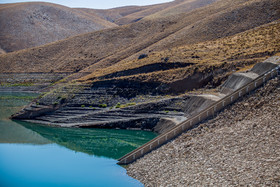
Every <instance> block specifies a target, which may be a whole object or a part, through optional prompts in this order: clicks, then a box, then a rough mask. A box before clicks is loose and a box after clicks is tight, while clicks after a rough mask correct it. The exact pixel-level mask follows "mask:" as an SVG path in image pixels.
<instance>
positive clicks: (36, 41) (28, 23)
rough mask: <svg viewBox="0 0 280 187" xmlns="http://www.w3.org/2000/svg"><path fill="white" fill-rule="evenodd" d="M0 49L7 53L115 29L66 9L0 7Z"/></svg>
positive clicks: (41, 5) (38, 4) (38, 5)
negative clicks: (101, 30) (79, 35)
mask: <svg viewBox="0 0 280 187" xmlns="http://www.w3.org/2000/svg"><path fill="white" fill-rule="evenodd" d="M0 25H1V29H0V48H2V49H3V50H4V51H6V52H11V51H16V50H20V49H25V48H30V47H34V46H39V45H43V44H46V43H50V42H53V41H57V40H61V39H64V38H67V37H69V36H73V35H77V34H82V33H87V32H92V31H96V30H100V29H105V28H110V27H114V26H116V25H115V24H113V23H111V22H109V21H106V20H103V19H101V18H100V17H98V16H94V15H92V14H87V13H85V12H83V11H79V10H75V9H71V8H68V7H65V6H61V5H56V4H51V3H43V2H32V3H15V4H1V5H0Z"/></svg>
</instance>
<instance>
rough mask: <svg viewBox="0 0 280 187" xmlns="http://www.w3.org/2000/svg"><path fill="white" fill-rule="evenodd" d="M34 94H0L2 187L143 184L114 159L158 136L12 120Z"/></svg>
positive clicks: (137, 132) (0, 178)
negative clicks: (58, 126) (69, 127)
mask: <svg viewBox="0 0 280 187" xmlns="http://www.w3.org/2000/svg"><path fill="white" fill-rule="evenodd" d="M35 96H36V94H31V93H0V111H1V112H0V186H4V187H9V186H21V187H22V186H28V187H31V186H36V187H37V186H143V185H142V184H141V183H140V182H139V181H137V180H135V179H133V178H131V177H129V176H128V175H127V174H126V170H125V169H124V168H123V167H121V166H119V165H117V164H116V163H117V160H116V159H117V158H119V157H121V156H123V155H124V154H126V153H128V152H129V151H131V150H133V149H135V148H136V147H138V146H140V145H142V144H144V143H145V142H147V141H149V140H150V139H152V138H154V137H155V136H156V134H154V133H152V132H143V131H127V130H107V129H106V130H104V129H68V128H55V127H47V126H42V125H37V124H31V123H26V122H19V121H11V120H9V119H8V117H9V116H10V115H11V114H13V113H14V112H16V111H18V110H19V109H20V108H21V107H22V106H23V105H25V104H27V103H28V102H29V101H30V100H31V99H32V97H35Z"/></svg>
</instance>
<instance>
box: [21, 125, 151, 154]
mask: <svg viewBox="0 0 280 187" xmlns="http://www.w3.org/2000/svg"><path fill="white" fill-rule="evenodd" d="M17 123H19V124H21V125H22V126H24V127H26V128H28V129H30V130H32V131H34V132H37V133H38V134H40V135H41V136H42V137H44V138H46V139H48V140H50V141H52V142H55V143H57V144H59V145H62V146H64V147H67V148H68V149H72V150H74V151H78V152H84V153H87V154H89V155H95V156H105V157H108V158H114V159H118V158H120V157H122V156H123V155H125V154H126V153H128V152H130V151H132V150H133V149H135V148H137V147H139V146H141V145H143V144H145V143H146V142H147V141H149V140H151V139H152V138H154V137H155V136H156V134H155V133H152V132H144V131H129V130H114V129H80V128H74V129H73V128H58V127H48V126H43V125H38V124H32V123H26V122H20V121H17Z"/></svg>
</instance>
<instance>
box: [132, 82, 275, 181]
mask: <svg viewBox="0 0 280 187" xmlns="http://www.w3.org/2000/svg"><path fill="white" fill-rule="evenodd" d="M279 106H280V81H279V80H278V79H274V80H271V81H270V82H269V83H268V84H266V86H264V87H262V88H260V89H258V90H257V91H256V92H255V93H253V94H252V95H251V96H250V97H248V96H247V97H245V98H243V100H240V101H238V102H237V103H235V104H234V105H232V106H229V107H227V108H226V109H225V110H224V111H222V112H221V113H219V114H218V115H217V116H216V117H215V118H213V119H211V120H209V121H207V122H205V123H202V124H200V125H199V127H197V128H195V129H193V130H190V131H188V132H186V133H184V134H182V135H181V136H179V137H178V138H177V139H175V140H173V141H171V142H169V143H168V144H166V145H164V146H162V147H161V148H159V149H157V150H155V151H153V152H152V153H150V154H148V155H146V156H144V157H143V158H141V159H140V160H138V161H136V162H134V163H133V164H131V165H129V167H128V168H127V171H128V174H129V175H130V176H132V177H134V178H136V179H138V180H140V181H141V182H142V183H143V184H145V186H187V185H188V186H189V185H190V186H206V185H211V186H217V185H218V186H235V185H252V186H263V185H272V186H279V185H280V115H279V114H280V107H279Z"/></svg>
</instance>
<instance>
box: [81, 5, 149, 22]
mask: <svg viewBox="0 0 280 187" xmlns="http://www.w3.org/2000/svg"><path fill="white" fill-rule="evenodd" d="M148 7H149V6H126V7H119V8H112V9H89V8H77V9H78V10H82V11H84V12H87V13H88V14H93V15H98V16H99V17H101V18H102V19H105V20H107V21H110V22H113V23H115V22H116V21H117V20H118V19H121V18H123V17H125V16H128V15H130V14H133V13H136V12H139V11H143V10H145V9H147V8H148Z"/></svg>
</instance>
